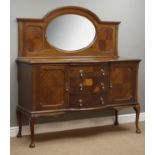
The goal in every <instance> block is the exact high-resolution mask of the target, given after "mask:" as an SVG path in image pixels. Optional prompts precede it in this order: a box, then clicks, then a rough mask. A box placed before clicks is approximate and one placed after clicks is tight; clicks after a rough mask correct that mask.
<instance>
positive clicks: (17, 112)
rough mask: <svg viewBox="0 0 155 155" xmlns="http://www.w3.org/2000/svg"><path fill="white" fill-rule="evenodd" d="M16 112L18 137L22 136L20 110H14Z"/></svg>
mask: <svg viewBox="0 0 155 155" xmlns="http://www.w3.org/2000/svg"><path fill="white" fill-rule="evenodd" d="M16 114H17V121H18V126H19V130H18V134H17V137H18V138H20V137H22V114H21V111H19V110H18V109H17V111H16Z"/></svg>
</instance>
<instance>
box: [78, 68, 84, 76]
mask: <svg viewBox="0 0 155 155" xmlns="http://www.w3.org/2000/svg"><path fill="white" fill-rule="evenodd" d="M79 72H80V76H81V77H83V75H84V74H83V73H84V70H82V69H80V71H79Z"/></svg>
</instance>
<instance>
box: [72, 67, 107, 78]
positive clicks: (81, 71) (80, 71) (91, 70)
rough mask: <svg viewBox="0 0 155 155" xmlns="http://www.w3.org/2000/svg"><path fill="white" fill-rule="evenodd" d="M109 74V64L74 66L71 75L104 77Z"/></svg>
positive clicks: (77, 76)
mask: <svg viewBox="0 0 155 155" xmlns="http://www.w3.org/2000/svg"><path fill="white" fill-rule="evenodd" d="M107 75H108V65H107V64H105V65H94V66H72V67H70V71H69V76H70V77H76V78H88V77H104V76H107Z"/></svg>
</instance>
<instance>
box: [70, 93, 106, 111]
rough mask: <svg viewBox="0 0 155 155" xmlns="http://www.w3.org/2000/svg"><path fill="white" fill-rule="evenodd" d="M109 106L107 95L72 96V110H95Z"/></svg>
mask: <svg viewBox="0 0 155 155" xmlns="http://www.w3.org/2000/svg"><path fill="white" fill-rule="evenodd" d="M106 104H107V93H99V94H91V93H88V94H71V95H70V101H69V106H70V108H95V107H99V106H104V105H106Z"/></svg>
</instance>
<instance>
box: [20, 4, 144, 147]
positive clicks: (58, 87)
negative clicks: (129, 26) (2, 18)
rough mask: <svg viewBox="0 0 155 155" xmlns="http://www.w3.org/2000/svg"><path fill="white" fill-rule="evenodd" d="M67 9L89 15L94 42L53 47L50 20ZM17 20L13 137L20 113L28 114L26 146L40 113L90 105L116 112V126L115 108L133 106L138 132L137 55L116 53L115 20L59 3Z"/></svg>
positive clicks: (32, 137)
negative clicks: (68, 47)
mask: <svg viewBox="0 0 155 155" xmlns="http://www.w3.org/2000/svg"><path fill="white" fill-rule="evenodd" d="M68 14H69V15H76V16H80V17H85V18H87V19H89V20H90V21H91V22H92V24H93V25H94V27H95V31H96V34H95V37H94V39H93V42H91V43H90V44H89V45H88V46H87V47H84V48H81V49H78V50H75V52H74V51H65V50H64V51H63V50H62V49H60V48H56V47H55V46H53V45H52V44H50V43H49V40H48V38H47V31H46V29H48V25H49V23H51V22H53V21H54V20H55V19H57V18H58V17H61V16H63V17H65V16H64V15H68ZM17 20H18V25H19V56H18V59H17V65H18V86H19V103H18V106H17V119H18V123H19V132H18V135H17V137H21V132H22V115H27V116H28V117H29V120H30V121H29V122H30V131H31V143H30V147H35V143H34V141H35V133H34V124H35V120H36V119H38V118H39V117H42V116H54V115H61V114H65V113H67V112H70V111H87V110H91V111H92V113H93V110H97V109H103V108H107V107H111V108H113V109H114V111H115V122H114V124H115V125H118V111H119V110H120V109H122V108H128V107H131V108H133V109H134V110H135V112H136V132H137V133H140V132H141V131H140V129H139V123H138V121H139V114H140V104H139V102H138V99H137V98H138V97H137V82H138V81H137V79H138V66H139V62H140V60H139V59H126V58H120V57H119V56H118V52H117V40H118V39H117V38H118V25H119V24H120V22H111V21H106V22H105V21H101V20H100V19H99V18H98V17H97V16H96V15H95V14H94V13H92V12H91V11H89V10H87V9H85V8H81V7H73V6H72V7H63V8H58V9H56V10H54V11H52V12H50V13H48V14H47V15H46V16H45V17H44V18H43V19H17ZM70 22H72V20H70ZM61 24H63V23H62V21H61ZM69 24H72V23H69ZM62 28H63V26H62ZM78 28H79V27H78ZM62 38H63V37H62Z"/></svg>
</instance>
